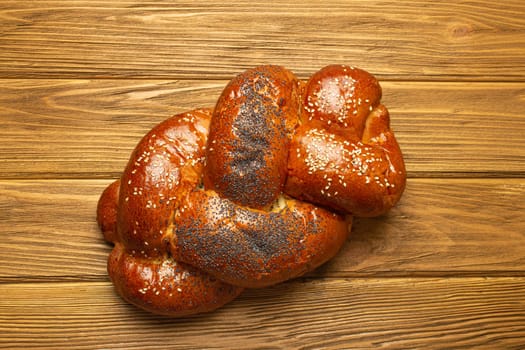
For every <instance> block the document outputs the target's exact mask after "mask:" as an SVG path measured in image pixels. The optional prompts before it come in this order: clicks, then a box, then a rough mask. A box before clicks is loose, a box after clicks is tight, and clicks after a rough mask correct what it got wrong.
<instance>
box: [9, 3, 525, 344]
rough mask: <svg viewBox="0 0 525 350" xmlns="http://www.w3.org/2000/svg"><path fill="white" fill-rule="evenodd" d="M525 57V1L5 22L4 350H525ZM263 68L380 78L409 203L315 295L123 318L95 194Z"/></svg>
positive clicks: (342, 258) (133, 6) (166, 10)
mask: <svg viewBox="0 0 525 350" xmlns="http://www.w3.org/2000/svg"><path fill="white" fill-rule="evenodd" d="M299 3H300V4H299ZM524 56H525V2H523V1H521V0H516V1H452V0H449V1H401V2H400V1H393V0H385V1H365V0H361V1H354V0H349V1H343V0H330V1H313V0H307V1H304V0H303V1H300V2H293V1H235V2H231V3H228V2H224V3H221V2H219V1H202V2H196V1H165V2H163V1H142V2H140V1H131V0H130V1H98V0H86V1H20V0H3V1H1V2H0V79H1V83H0V123H1V124H0V252H1V253H0V348H24V349H27V348H32V347H42V348H46V347H47V348H54V349H57V348H83V349H95V348H111V349H113V348H136V349H165V348H191V349H195V348H208V349H211V348H213V349H216V348H217V349H218V348H224V349H251V348H259V349H275V348H283V349H285V348H302V349H319V348H346V349H349V348H374V347H378V348H389V349H390V348H399V349H407V348H425V349H430V348H454V349H459V348H466V349H471V348H476V349H479V348H487V349H523V348H525V223H524V219H523V216H524V212H525V58H524ZM263 63H274V64H280V65H284V66H286V67H288V68H290V69H292V70H293V71H295V72H296V73H297V74H298V75H299V76H300V77H302V78H306V77H308V76H309V75H310V74H311V73H313V72H314V71H316V70H317V69H319V68H321V67H322V66H324V65H326V64H330V63H347V64H351V65H355V66H358V67H361V68H364V69H366V70H368V71H370V72H371V73H373V74H375V75H376V76H377V77H378V78H379V79H380V81H381V82H382V86H383V90H384V99H383V101H384V103H385V104H386V105H387V106H388V107H389V109H390V111H391V115H392V119H393V121H392V124H393V128H394V129H395V131H396V134H397V137H398V140H399V142H400V144H401V147H402V149H403V151H404V153H405V157H406V163H407V168H408V176H409V180H408V186H407V190H406V193H405V196H404V197H403V199H402V201H401V202H400V204H399V205H398V206H397V207H396V208H395V209H394V210H392V211H391V212H390V213H389V214H388V215H386V216H384V217H381V218H375V219H367V220H357V222H356V224H355V226H354V228H353V235H352V237H351V239H350V240H349V241H348V244H347V245H346V246H345V248H344V249H343V251H342V252H341V253H340V254H339V255H338V256H337V258H335V259H334V260H333V261H331V262H330V263H328V264H327V265H326V266H323V267H322V268H321V269H319V270H318V271H316V272H315V273H313V274H311V275H309V276H307V277H305V278H301V279H298V280H295V281H290V282H287V283H283V284H281V285H278V286H275V287H272V288H267V289H261V290H248V291H246V292H245V293H244V294H243V295H242V296H241V297H240V298H239V299H237V300H236V301H234V302H232V303H231V304H229V305H227V306H226V307H224V308H222V309H220V310H218V311H217V312H214V313H211V314H206V315H199V316H196V317H191V318H185V319H176V320H173V319H168V318H163V317H156V316H153V315H150V314H147V313H145V312H142V311H140V310H138V309H136V308H134V307H131V306H129V305H127V304H126V303H124V302H123V301H122V300H121V299H120V298H119V297H117V296H116V295H115V294H114V292H113V289H112V285H111V284H110V282H109V280H108V278H107V274H106V258H107V255H108V253H109V251H110V249H111V248H110V246H108V245H107V244H105V243H104V241H103V239H102V237H101V235H100V233H99V231H98V228H97V226H96V223H95V206H96V203H97V200H98V197H99V195H100V193H101V191H102V189H103V188H104V187H105V186H106V185H107V184H109V183H110V182H111V181H112V180H113V179H115V178H117V177H118V176H119V175H120V173H121V171H122V170H123V167H124V165H125V163H126V160H127V158H128V156H129V154H130V152H131V150H132V149H133V147H134V145H135V144H136V143H137V142H138V140H139V139H140V138H141V137H142V135H143V134H144V133H145V132H146V131H147V130H149V128H151V127H152V126H153V125H155V124H156V123H158V122H159V121H161V120H163V119H165V118H167V117H168V116H170V115H172V114H175V113H178V112H182V111H185V110H189V109H193V108H195V107H198V106H213V104H214V102H215V100H216V98H217V96H218V94H219V92H220V90H221V88H222V87H223V86H224V85H225V83H226V82H227V80H228V79H230V78H231V77H232V76H233V75H235V74H236V73H238V72H240V71H242V70H244V69H245V68H248V67H252V66H255V65H258V64H263Z"/></svg>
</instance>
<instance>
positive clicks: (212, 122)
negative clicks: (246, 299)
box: [97, 65, 406, 316]
mask: <svg viewBox="0 0 525 350" xmlns="http://www.w3.org/2000/svg"><path fill="white" fill-rule="evenodd" d="M380 99H381V88H380V86H379V83H378V82H377V80H376V79H375V78H374V77H373V76H371V75H370V74H369V73H367V72H365V71H363V70H359V69H356V68H352V67H348V66H340V65H332V66H328V67H325V68H323V69H321V70H320V71H319V72H317V73H315V74H314V75H313V76H312V77H311V79H310V80H309V81H308V82H307V83H306V84H305V83H303V82H300V81H299V80H297V78H296V77H295V76H294V75H293V74H292V73H291V72H290V71H288V70H286V69H285V68H283V67H278V66H261V67H257V68H254V69H251V70H248V71H246V72H244V73H242V74H240V75H239V76H237V77H236V78H234V79H233V80H232V81H231V82H230V84H228V86H227V87H226V89H225V90H224V91H223V93H222V95H221V97H220V98H219V100H218V102H217V105H216V107H215V110H214V111H212V110H211V109H203V110H195V111H192V112H189V113H184V114H181V115H178V116H175V117H173V118H170V119H168V120H166V121H165V122H163V123H161V124H159V125H158V126H156V127H155V128H153V129H152V130H151V131H150V132H149V133H148V134H147V135H146V136H145V137H144V138H143V139H142V140H141V141H140V143H139V144H138V145H137V147H136V148H135V150H134V151H133V153H132V155H131V158H130V161H129V163H128V165H127V167H126V169H125V171H124V173H123V175H122V177H121V179H119V180H117V181H115V182H114V183H112V184H111V185H110V186H108V188H107V189H106V190H105V191H104V192H103V194H102V196H101V198H100V201H99V204H98V207H97V220H98V223H99V226H100V228H101V230H102V232H103V233H104V237H105V238H106V240H108V241H109V242H112V243H114V244H115V247H114V249H113V251H112V253H111V255H110V258H109V260H108V272H109V275H110V277H111V279H112V281H113V283H114V285H115V289H116V290H117V292H118V293H119V294H120V295H121V296H122V297H123V298H124V299H126V300H128V301H129V302H130V303H133V304H135V305H137V306H139V307H141V308H143V309H145V310H148V311H151V312H155V313H159V314H164V315H170V316H185V315H190V314H193V313H199V312H206V311H211V310H214V309H215V308H217V307H219V306H221V305H223V304H225V303H227V302H229V301H231V300H232V299H234V298H235V297H236V296H237V295H239V294H240V293H241V291H242V290H243V288H245V287H249V288H257V287H263V286H268V285H272V284H275V283H279V282H282V281H285V280H287V279H290V278H295V277H298V276H300V275H302V274H304V273H305V272H308V271H311V270H313V269H315V268H316V267H318V266H319V265H321V264H323V263H324V262H326V261H327V260H329V259H330V258H332V257H333V256H334V255H335V254H336V253H337V251H338V250H339V249H340V248H341V246H342V245H343V244H344V242H345V241H346V239H347V236H348V234H349V226H350V224H351V220H352V217H351V216H350V215H348V214H352V215H360V216H374V215H380V214H382V213H385V212H386V211H387V210H388V209H390V208H391V207H392V206H393V205H394V204H395V203H396V202H397V201H398V200H399V198H400V196H401V194H402V192H403V190H404V187H405V178H406V176H405V168H404V163H403V158H402V155H401V151H400V149H399V146H398V144H397V141H396V139H395V137H394V134H393V132H392V131H391V130H390V125H389V123H390V120H389V114H388V111H387V109H386V108H385V107H384V106H383V105H381V104H380Z"/></svg>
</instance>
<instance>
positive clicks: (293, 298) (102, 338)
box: [0, 278, 525, 349]
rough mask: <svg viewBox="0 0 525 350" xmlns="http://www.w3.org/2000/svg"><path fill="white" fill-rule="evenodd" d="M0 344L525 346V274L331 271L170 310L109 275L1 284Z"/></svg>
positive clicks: (91, 346) (90, 346)
mask: <svg viewBox="0 0 525 350" xmlns="http://www.w3.org/2000/svg"><path fill="white" fill-rule="evenodd" d="M0 294H1V295H2V298H1V299H0V345H1V346H4V347H6V348H10V349H14V348H24V349H29V348H37V347H38V348H41V347H43V348H53V349H59V348H78V349H99V348H111V349H120V348H126V349H166V348H170V349H189V348H191V349H195V348H213V349H233V348H235V349H253V348H260V349H262V348H264V349H290V348H294V349H297V348H301V349H320V348H345V349H348V348H352V349H356V348H367V349H368V348H379V347H380V348H386V349H413V348H425V349H443V348H454V349H472V348H475V349H522V348H523V347H525V279H524V278H488V279H487V278H460V279H454V278H452V279H450V278H445V279H426V278H421V279H403V278H401V279H399V278H393V279H354V280H345V279H327V280H312V281H296V282H289V283H284V284H281V285H278V286H276V287H273V288H265V289H260V290H247V291H245V292H244V294H242V295H241V296H240V297H239V298H238V299H237V300H235V301H233V302H232V303H230V304H229V305H226V306H225V307H223V308H222V309H219V310H217V311H216V312H213V313H210V314H205V315H198V316H196V317H192V318H184V319H168V318H163V317H157V316H153V315H150V314H146V313H145V312H142V311H140V310H138V309H136V308H134V307H132V306H129V305H127V304H126V303H124V302H123V301H121V300H120V298H118V297H117V296H116V295H115V294H114V292H113V290H112V287H111V285H110V284H109V283H107V282H98V283H95V282H84V283H36V284H29V283H26V284H0Z"/></svg>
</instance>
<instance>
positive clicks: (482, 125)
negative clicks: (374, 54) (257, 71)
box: [0, 79, 525, 178]
mask: <svg viewBox="0 0 525 350" xmlns="http://www.w3.org/2000/svg"><path fill="white" fill-rule="evenodd" d="M226 83H227V81H193V80H189V81H188V80H186V81H158V80H153V81H152V80H35V79H24V80H21V79H18V80H17V79H7V80H0V118H2V123H3V126H2V128H1V129H0V164H2V170H1V171H0V177H3V178H13V177H17V178H20V177H25V178H28V177H40V178H42V177H45V178H55V177H66V178H72V177H75V178H86V177H93V176H94V177H101V178H111V177H117V176H119V174H120V173H121V172H122V171H123V169H124V166H125V164H126V163H127V160H128V157H129V155H130V153H131V150H132V149H133V148H134V147H135V145H136V143H137V142H138V141H139V140H140V138H141V137H142V136H143V135H144V134H145V133H146V132H147V131H148V130H149V129H150V128H151V127H152V126H153V125H154V124H156V123H158V122H160V121H161V120H163V119H165V118H167V117H169V116H171V115H173V114H176V113H180V112H184V111H188V110H191V109H194V108H197V107H201V106H213V105H214V104H215V101H216V99H217V98H218V96H219V94H220V92H221V90H222V89H223V87H224V86H225V85H226ZM382 86H383V94H384V97H383V102H384V104H385V105H386V106H388V107H389V109H390V111H391V115H392V127H393V128H394V130H395V132H396V136H397V138H398V140H399V143H400V145H401V147H402V149H403V152H404V155H405V159H406V163H407V169H408V174H409V176H410V177H421V176H425V177H428V176H440V174H441V175H442V174H448V175H450V176H453V177H461V176H468V177H473V176H475V177H479V176H487V174H488V175H490V176H500V177H501V176H506V177H508V176H522V175H523V174H525V137H523V136H524V132H523V130H525V115H524V114H523V113H521V112H520V111H522V110H525V84H524V83H498V84H494V83H475V84H473V83H438V84H436V83H425V82H419V83H414V82H383V83H382Z"/></svg>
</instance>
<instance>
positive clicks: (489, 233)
mask: <svg viewBox="0 0 525 350" xmlns="http://www.w3.org/2000/svg"><path fill="white" fill-rule="evenodd" d="M107 184H109V181H105V180H38V181H37V180H32V181H1V182H0V221H1V222H3V223H4V225H2V226H1V227H0V237H3V239H2V240H0V251H2V252H3V254H2V255H0V282H1V281H13V280H21V279H23V280H26V281H35V280H41V279H48V280H83V279H89V280H106V279H107V273H106V260H107V256H108V254H109V250H110V246H109V245H108V244H106V243H105V242H104V241H103V239H102V235H101V233H100V232H99V229H98V227H97V226H96V222H95V210H96V204H97V201H98V198H99V195H100V193H101V192H102V190H103V188H104V186H106V185H107ZM523 198H525V180H524V179H492V180H487V179H455V180H446V179H439V180H438V179H410V180H409V182H408V186H407V191H406V193H405V195H404V197H403V198H402V200H401V203H400V204H399V205H398V206H397V207H396V208H394V209H393V210H392V211H391V212H390V213H389V214H388V215H386V216H384V217H379V218H373V219H356V223H355V224H354V227H353V230H352V236H351V237H350V240H349V241H348V243H347V244H346V246H345V247H343V249H342V251H341V252H340V253H339V255H338V256H337V257H336V258H334V259H333V260H332V261H331V262H329V263H328V264H327V265H325V266H324V267H322V268H321V269H319V270H318V271H317V272H316V273H315V274H313V275H312V276H314V275H316V276H339V277H362V276H369V275H372V276H376V277H377V276H384V277H392V276H449V275H458V274H462V275H469V276H472V275H474V276H480V275H481V276H525V250H524V249H523V247H524V246H525V222H524V221H523V213H524V212H525V201H523ZM444 262H446V263H444Z"/></svg>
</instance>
